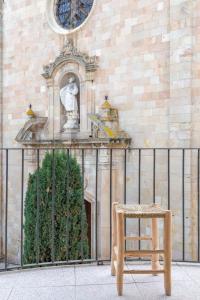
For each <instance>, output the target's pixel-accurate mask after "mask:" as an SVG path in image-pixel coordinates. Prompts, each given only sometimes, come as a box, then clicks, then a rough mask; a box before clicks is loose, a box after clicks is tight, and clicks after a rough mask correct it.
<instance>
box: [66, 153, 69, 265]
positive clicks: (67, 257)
mask: <svg viewBox="0 0 200 300" xmlns="http://www.w3.org/2000/svg"><path fill="white" fill-rule="evenodd" d="M69 176H70V174H69V149H67V176H66V181H67V182H66V201H67V212H66V213H67V219H66V260H67V261H68V260H69Z"/></svg>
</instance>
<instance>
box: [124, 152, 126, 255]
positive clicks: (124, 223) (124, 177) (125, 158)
mask: <svg viewBox="0 0 200 300" xmlns="http://www.w3.org/2000/svg"><path fill="white" fill-rule="evenodd" d="M126 163H127V150H126V149H125V150H124V204H126V202H127V201H126V200H127V199H126V175H127V165H126ZM124 230H125V235H126V236H127V219H126V218H125V220H124ZM125 250H127V243H126V241H125Z"/></svg>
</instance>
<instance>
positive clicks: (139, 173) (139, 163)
mask: <svg viewBox="0 0 200 300" xmlns="http://www.w3.org/2000/svg"><path fill="white" fill-rule="evenodd" d="M138 204H139V205H140V204H141V149H139V161H138ZM138 222H139V230H138V235H139V237H140V236H141V220H140V219H139V221H138ZM140 249H141V241H140V240H139V250H140Z"/></svg>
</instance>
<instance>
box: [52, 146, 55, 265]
mask: <svg viewBox="0 0 200 300" xmlns="http://www.w3.org/2000/svg"><path fill="white" fill-rule="evenodd" d="M55 177H56V171H55V149H53V162H52V206H51V226H52V227H51V231H52V241H51V262H52V263H54V261H55V245H54V243H55V179H56V178H55Z"/></svg>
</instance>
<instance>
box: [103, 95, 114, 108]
mask: <svg viewBox="0 0 200 300" xmlns="http://www.w3.org/2000/svg"><path fill="white" fill-rule="evenodd" d="M101 108H102V109H111V108H112V106H111V105H110V103H109V101H108V96H105V102H104V103H103V105H102V107H101Z"/></svg>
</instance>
